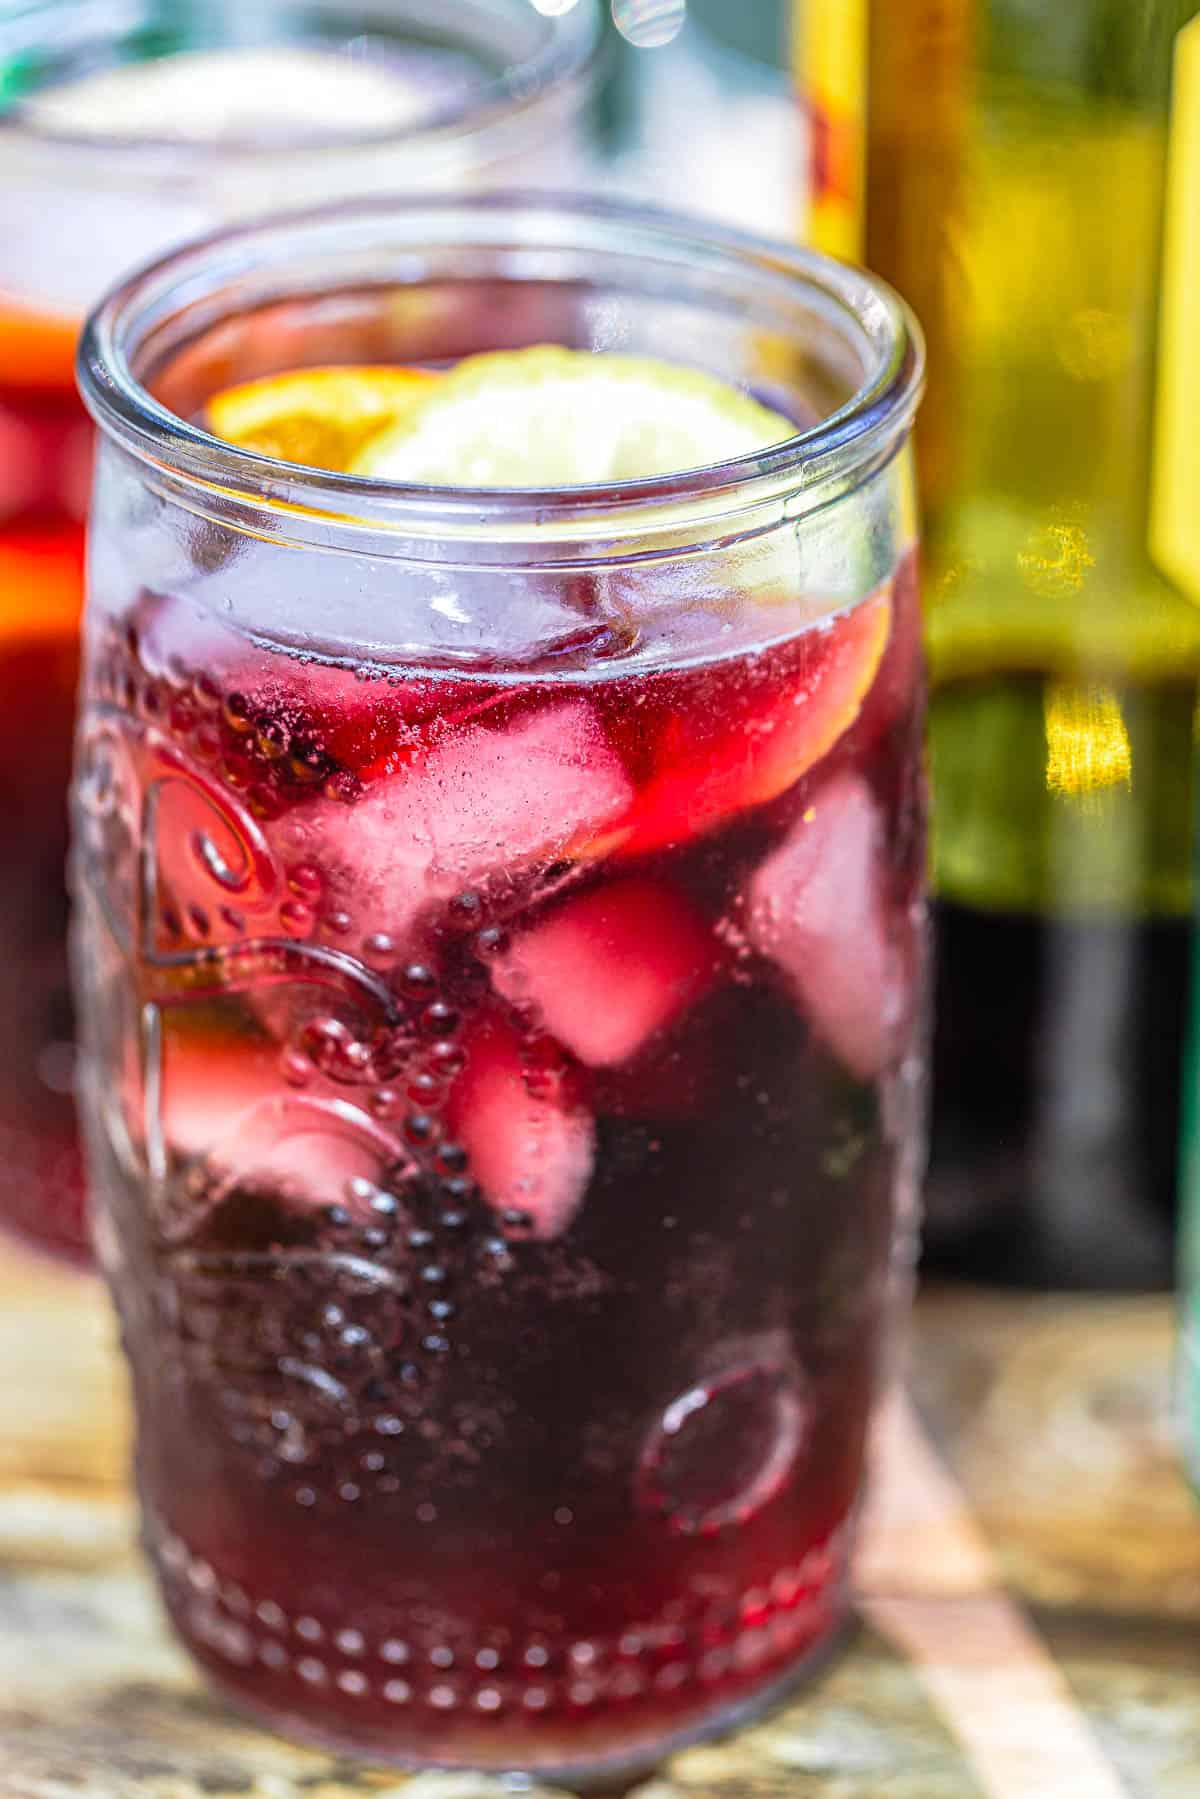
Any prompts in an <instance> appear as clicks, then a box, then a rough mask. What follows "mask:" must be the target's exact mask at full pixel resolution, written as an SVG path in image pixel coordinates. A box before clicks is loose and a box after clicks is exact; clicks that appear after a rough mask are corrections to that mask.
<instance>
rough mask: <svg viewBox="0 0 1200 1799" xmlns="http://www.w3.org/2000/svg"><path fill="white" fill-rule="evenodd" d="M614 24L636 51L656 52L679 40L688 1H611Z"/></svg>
mask: <svg viewBox="0 0 1200 1799" xmlns="http://www.w3.org/2000/svg"><path fill="white" fill-rule="evenodd" d="M612 16H613V24H614V25H615V26H616V28H617V30H618V31H619V32H620V33H621V36H622V37H623V38H627V39H628V40H629V42H630V43H631V44H634V45H636V47H637V48H638V49H639V50H659V49H661V48H662V46H663V45H664V44H669V43H670V42H671V39H672V38H675V37H678V36H679V33H680V31H682V29H683V22H684V19H685V18H686V16H687V0H612Z"/></svg>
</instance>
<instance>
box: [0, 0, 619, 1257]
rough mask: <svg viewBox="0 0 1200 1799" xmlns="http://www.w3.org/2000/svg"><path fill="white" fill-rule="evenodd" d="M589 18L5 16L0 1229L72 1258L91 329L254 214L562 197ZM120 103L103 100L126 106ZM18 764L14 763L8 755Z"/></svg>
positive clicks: (228, 8)
mask: <svg viewBox="0 0 1200 1799" xmlns="http://www.w3.org/2000/svg"><path fill="white" fill-rule="evenodd" d="M598 30H599V25H598V16H597V11H596V9H595V7H594V6H593V5H592V4H591V3H590V0H582V3H581V4H578V5H576V6H575V8H574V9H573V10H572V11H571V12H570V13H569V14H568V15H567V16H566V17H563V18H561V19H548V18H543V17H541V16H539V14H538V13H536V12H535V11H534V9H533V8H532V6H530V5H529V3H528V0H456V4H454V5H453V6H446V5H443V4H442V0H353V3H352V4H344V3H342V0H306V3H305V4H303V5H301V4H299V3H296V4H275V3H272V0H236V3H235V4H228V5H223V4H220V3H219V0H197V3H196V4H194V5H188V4H183V3H181V0H141V3H138V0H128V3H126V4H123V5H121V6H117V7H114V6H112V5H110V4H107V3H103V0H39V3H37V4H27V5H17V6H16V7H15V8H14V7H12V6H11V5H9V6H6V7H5V8H4V9H3V17H2V18H0V225H2V227H3V229H0V697H2V699H3V705H2V706H0V718H2V720H3V725H2V730H0V756H2V758H3V764H4V767H5V768H7V769H8V770H9V771H10V773H9V775H8V776H7V777H6V779H5V780H4V782H3V783H2V784H0V831H2V832H3V839H4V844H5V862H4V872H3V878H2V879H0V932H2V934H3V941H4V944H5V947H6V951H7V954H6V956H5V959H4V973H3V975H0V1007H2V1008H3V1011H4V1015H5V1018H6V1019H7V1021H8V1037H7V1042H8V1044H9V1049H10V1054H9V1056H8V1060H7V1067H6V1069H5V1072H4V1076H3V1080H2V1081H0V1168H2V1169H3V1174H2V1175H0V1221H3V1222H7V1223H8V1224H9V1225H15V1226H18V1227H19V1228H20V1229H21V1230H22V1231H23V1232H24V1233H25V1234H27V1235H29V1236H31V1237H33V1238H34V1239H36V1240H37V1241H38V1242H40V1243H42V1244H43V1245H45V1246H52V1247H55V1248H57V1249H60V1250H65V1251H68V1252H70V1253H73V1254H75V1255H82V1254H84V1253H85V1244H86V1237H85V1230H84V1220H83V1215H82V1211H83V1208H82V1191H83V1187H82V1170H81V1167H80V1156H79V1150H78V1146H77V1139H76V1127H75V1117H74V1107H73V1102H72V1088H73V1078H74V1076H73V1067H74V1051H73V1047H72V1041H71V1039H72V1025H71V1016H70V1005H69V999H68V994H67V979H66V966H65V960H66V958H65V934H66V897H65V891H64V887H63V879H62V865H63V859H64V855H65V850H66V807H65V795H66V787H67V780H68V774H69V765H70V742H71V720H72V716H73V708H74V694H75V688H76V685H77V680H78V652H77V647H76V645H77V635H78V624H79V609H80V605H81V600H82V585H83V580H82V562H83V514H84V507H85V502H86V496H87V489H88V482H89V466H90V456H91V434H90V430H89V427H88V424H87V420H86V416H85V414H84V411H83V408H82V406H81V405H80V403H79V398H78V395H77V393H76V391H75V385H74V378H73V367H72V364H73V357H74V348H75V339H76V335H77V330H78V324H79V321H81V319H82V317H83V314H84V312H85V311H86V309H87V307H88V306H89V305H91V304H92V303H93V302H94V300H95V299H96V298H97V297H98V295H99V294H100V293H101V292H102V291H103V289H104V288H105V287H106V286H107V285H109V284H110V283H111V282H112V281H114V280H116V279H117V278H118V276H119V275H120V274H121V273H122V272H123V271H124V270H125V269H127V268H129V267H131V266H133V265H134V264H135V263H137V262H140V261H142V260H143V259H144V258H145V257H147V256H149V255H151V254H157V253H158V252H159V251H160V250H161V249H163V248H165V247H167V246H168V245H169V244H171V243H174V242H178V241H179V240H180V239H181V238H183V237H185V236H187V235H189V234H190V233H193V232H196V231H199V230H203V229H212V228H214V227H215V226H217V225H218V224H220V223H221V222H222V221H226V220H229V219H230V218H232V217H235V216H249V215H251V214H254V213H256V212H259V211H262V210H265V209H267V208H268V207H280V206H284V205H291V206H301V205H306V204H310V203H311V202H313V201H314V200H317V199H320V198H322V197H326V198H333V197H334V196H337V195H339V194H349V193H363V192H368V191H397V190H407V191H410V192H411V191H414V190H415V189H418V188H419V189H422V190H425V189H434V188H445V187H448V186H450V185H455V186H468V187H469V186H472V185H478V184H480V183H485V182H494V181H495V180H497V179H498V178H499V177H500V176H502V175H503V176H505V177H506V178H508V179H512V178H513V177H514V175H518V176H519V177H520V178H521V179H533V178H534V177H535V175H536V173H537V171H538V168H539V166H540V165H541V163H542V161H543V157H542V153H543V152H544V151H545V150H546V148H547V146H549V145H553V147H554V155H553V158H552V164H551V166H552V171H553V174H554V176H555V177H556V178H558V179H569V177H570V172H571V168H572V166H573V164H572V156H573V155H574V154H575V153H576V151H577V150H579V149H580V148H581V146H582V141H583V140H582V134H581V132H580V129H579V118H580V112H581V108H582V105H583V102H584V100H585V98H586V96H587V94H588V92H589V89H590V84H591V76H592V72H593V65H594V60H595V50H596V44H597V40H598ZM114 84H115V85H114ZM5 746H7V747H5Z"/></svg>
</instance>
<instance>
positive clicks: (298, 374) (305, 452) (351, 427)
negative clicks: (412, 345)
mask: <svg viewBox="0 0 1200 1799" xmlns="http://www.w3.org/2000/svg"><path fill="white" fill-rule="evenodd" d="M434 379H435V377H434V376H433V375H432V374H431V373H430V372H429V371H428V370H425V369H409V368H393V367H390V366H385V365H375V364H368V365H365V366H360V367H334V368H311V369H293V370H291V371H290V372H289V373H287V374H281V375H264V376H262V377H261V378H260V379H259V380H257V381H246V382H243V383H242V384H241V385H240V386H238V387H227V388H225V389H223V391H222V392H220V393H218V394H215V395H214V396H213V398H212V399H211V400H210V401H209V402H208V418H207V423H208V425H209V428H210V429H211V430H212V431H213V432H215V434H216V435H217V436H218V437H223V438H224V439H225V440H226V442H227V443H232V444H237V445H238V446H239V447H240V448H241V449H244V450H254V451H256V452H257V453H258V454H259V455H260V456H273V457H276V458H277V459H278V460H279V461H280V462H297V463H301V464H303V465H304V466H305V467H307V468H319V469H330V470H333V471H335V472H344V471H345V470H346V469H348V468H349V467H350V465H351V464H352V463H353V462H354V461H355V460H356V459H357V458H358V457H359V456H360V455H361V453H362V451H363V450H364V449H365V447H366V446H367V445H368V444H369V443H370V441H371V439H372V438H374V437H376V436H378V435H379V433H380V432H381V431H390V430H393V429H395V427H396V426H397V425H398V424H399V423H400V421H401V420H402V419H403V418H404V417H405V415H406V414H407V413H408V412H409V411H410V409H411V408H412V407H413V405H414V404H415V403H416V401H417V400H418V398H419V397H420V396H421V395H422V394H423V393H424V391H425V389H426V388H427V386H428V385H429V383H430V382H431V381H432V380H434Z"/></svg>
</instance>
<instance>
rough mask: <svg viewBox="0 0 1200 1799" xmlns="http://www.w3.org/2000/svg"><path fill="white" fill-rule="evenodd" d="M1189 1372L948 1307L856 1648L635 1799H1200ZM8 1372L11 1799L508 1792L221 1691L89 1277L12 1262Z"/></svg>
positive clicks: (866, 1576)
mask: <svg viewBox="0 0 1200 1799" xmlns="http://www.w3.org/2000/svg"><path fill="white" fill-rule="evenodd" d="M1170 1357H1171V1316H1170V1309H1169V1306H1168V1304H1167V1302H1166V1301H1165V1300H1160V1299H1146V1300H1132V1301H1130V1300H1096V1299H1080V1298H1070V1299H1060V1298H1047V1299H1030V1298H1016V1297H1011V1296H1004V1295H990V1294H980V1293H971V1292H962V1291H958V1292H953V1293H952V1292H931V1293H927V1294H926V1295H925V1296H924V1297H923V1299H922V1301H921V1304H920V1306H919V1308H918V1315H917V1325H916V1330H915V1334H914V1342H913V1349H912V1356H911V1361H912V1372H911V1378H910V1381H909V1390H910V1393H911V1395H912V1402H913V1403H912V1405H911V1406H910V1405H909V1404H908V1403H907V1402H904V1401H898V1402H897V1404H896V1405H895V1406H894V1407H893V1409H892V1411H891V1413H890V1416H889V1421H888V1425H887V1428H886V1430H885V1431H884V1433H883V1441H882V1444H881V1465H882V1472H881V1476H880V1480H879V1482H878V1498H877V1501H876V1506H875V1509H874V1511H873V1514H872V1518H871V1521H870V1526H869V1529H868V1531H867V1541H866V1544H865V1547H864V1553H863V1558H862V1567H861V1585H862V1588H863V1591H864V1603H863V1614H864V1615H863V1621H862V1624H861V1626H860V1628H859V1629H858V1631H857V1633H856V1635H855V1637H854V1639H853V1641H852V1642H851V1644H850V1646H849V1648H848V1650H847V1652H846V1653H845V1654H844V1656H842V1657H841V1659H840V1660H838V1661H837V1662H836V1663H835V1664H834V1665H833V1667H832V1668H831V1669H830V1670H829V1672H828V1673H827V1674H826V1675H825V1677H824V1678H823V1679H822V1680H821V1681H820V1683H819V1684H818V1685H817V1687H816V1688H815V1689H812V1690H810V1691H808V1692H806V1693H805V1694H804V1695H802V1696H801V1697H800V1698H798V1699H797V1700H796V1701H795V1702H794V1703H792V1704H791V1705H790V1706H789V1707H787V1709H786V1710H785V1711H783V1712H782V1713H781V1714H779V1715H777V1716H776V1717H774V1718H772V1719H771V1720H770V1721H769V1722H767V1723H765V1724H763V1725H760V1726H759V1727H758V1728H756V1729H753V1730H750V1731H748V1732H746V1733H744V1734H743V1735H742V1736H740V1737H738V1738H736V1739H734V1740H732V1741H729V1742H726V1743H722V1744H719V1745H716V1746H710V1747H705V1748H699V1749H693V1750H690V1751H687V1752H686V1753H684V1754H682V1755H680V1756H678V1757H676V1758H675V1760H674V1761H673V1762H672V1763H671V1764H670V1765H669V1766H668V1767H667V1768H665V1769H664V1770H663V1771H662V1773H661V1774H660V1775H659V1776H658V1777H657V1778H656V1779H655V1780H654V1781H652V1782H650V1783H649V1784H643V1786H642V1787H641V1788H639V1789H638V1792H639V1799H697V1796H701V1795H702V1796H703V1799H751V1796H754V1799H785V1796H786V1799H982V1796H986V1799H1067V1796H1068V1795H1069V1799H1111V1795H1117V1794H1126V1795H1134V1796H1135V1799H1197V1796H1198V1795H1200V1510H1198V1509H1197V1508H1195V1507H1194V1504H1193V1501H1192V1499H1191V1497H1190V1495H1189V1493H1188V1491H1187V1488H1186V1487H1185V1484H1184V1482H1183V1480H1182V1478H1181V1475H1180V1473H1179V1471H1178V1468H1177V1464H1176V1462H1175V1459H1174V1457H1173V1453H1172V1443H1171V1433H1170V1423H1169V1374H1170ZM0 1368H2V1369H3V1384H2V1386H0V1799H90V1796H92V1795H95V1796H98V1799H99V1796H102V1799H201V1796H203V1799H222V1796H223V1795H242V1796H249V1799H347V1796H348V1795H376V1796H378V1795H380V1794H383V1793H386V1794H389V1795H395V1799H485V1796H486V1795H487V1794H489V1793H492V1792H494V1791H496V1790H497V1789H495V1788H493V1787H492V1786H491V1785H490V1784H489V1783H487V1782H478V1781H463V1780H461V1779H458V1778H455V1777H446V1776H423V1777H420V1778H418V1779H415V1780H411V1781H406V1780H404V1779H402V1778H401V1777H399V1776H397V1775H396V1774H395V1773H386V1772H380V1771H379V1770H378V1769H370V1768H366V1767H358V1766H353V1765H347V1764H346V1763H345V1762H341V1761H337V1760H335V1759H333V1758H331V1757H329V1756H326V1755H323V1754H320V1753H317V1752H314V1751H312V1750H310V1749H301V1748H297V1747H295V1746H293V1745H290V1744H286V1743H283V1742H281V1741H278V1740H276V1739H274V1738H271V1737H268V1736H264V1735H262V1734H260V1733H259V1732H257V1731H255V1730H254V1729H253V1728H252V1727H250V1726H249V1725H247V1724H246V1723H245V1722H243V1721H242V1720H240V1719H239V1718H238V1717H236V1716H235V1715H234V1714H233V1713H232V1712H230V1711H229V1710H228V1709H226V1708H225V1707H224V1706H223V1705H222V1704H221V1703H220V1702H218V1701H217V1700H215V1699H214V1698H212V1697H211V1696H209V1695H208V1694H207V1693H206V1692H205V1690H204V1688H203V1687H202V1685H201V1684H200V1683H199V1681H198V1680H197V1679H196V1677H195V1676H194V1675H193V1673H192V1672H191V1670H190V1668H189V1666H188V1663H187V1661H186V1660H185V1658H184V1657H183V1655H182V1654H181V1653H180V1652H179V1650H178V1649H177V1648H176V1647H175V1646H174V1645H173V1643H172V1642H171V1640H170V1638H169V1637H168V1636H167V1634H166V1632H165V1630H164V1628H163V1625H162V1623H161V1620H160V1618H159V1616H158V1613H157V1610H156V1606H155V1603H154V1599H153V1595H152V1592H151V1588H150V1585H149V1582H148V1580H147V1578H146V1576H145V1574H144V1572H143V1570H142V1568H141V1566H140V1564H139V1562H138V1560H137V1557H136V1555H135V1553H134V1552H133V1550H132V1547H131V1516H132V1515H131V1506H130V1501H129V1496H128V1493H127V1491H126V1487H125V1482H124V1465H125V1455H126V1415H125V1406H124V1394H123V1389H122V1384H121V1378H120V1370H119V1367H118V1365H117V1361H116V1358H115V1355H114V1353H113V1349H112V1331H111V1327H110V1322H109V1317H108V1313H107V1309H106V1306H105V1303H104V1301H103V1298H102V1296H101V1294H100V1293H99V1291H98V1290H97V1288H96V1287H95V1285H94V1284H93V1283H92V1282H91V1281H90V1280H87V1279H85V1278H83V1277H79V1276H74V1275H69V1274H65V1273H61V1272H58V1271H56V1270H54V1269H52V1268H50V1267H49V1266H47V1265H44V1264H41V1263H37V1262H33V1261H26V1260H24V1259H17V1258H15V1257H13V1256H12V1255H11V1254H7V1253H6V1255H5V1256H4V1258H3V1259H2V1260H0ZM918 1420H919V1422H918Z"/></svg>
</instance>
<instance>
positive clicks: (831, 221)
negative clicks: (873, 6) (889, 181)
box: [793, 0, 870, 262]
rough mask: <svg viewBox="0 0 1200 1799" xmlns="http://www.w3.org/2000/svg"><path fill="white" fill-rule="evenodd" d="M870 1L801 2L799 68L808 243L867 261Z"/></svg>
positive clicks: (796, 9)
mask: <svg viewBox="0 0 1200 1799" xmlns="http://www.w3.org/2000/svg"><path fill="white" fill-rule="evenodd" d="M869 23H870V19H869V0H832V3H830V0H794V5H793V69H794V71H795V78H796V85H797V88H798V90H799V93H800V98H801V102H802V104H803V105H804V108H805V110H806V112H807V115H808V129H809V150H808V154H809V181H808V204H809V212H808V225H807V229H806V231H805V233H804V236H805V239H806V241H807V242H808V243H810V244H812V245H813V246H814V248H816V249H818V250H824V251H825V253H826V254H827V255H829V256H841V257H844V258H845V259H846V260H847V261H848V262H860V261H861V260H862V254H863V247H864V241H863V233H864V219H865V210H866V209H865V204H864V199H865V188H866V163H867V145H866V137H867V54H868V39H867V31H868V26H869Z"/></svg>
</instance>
